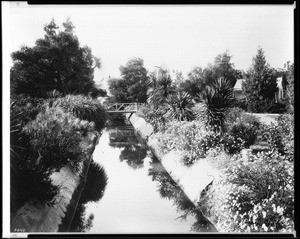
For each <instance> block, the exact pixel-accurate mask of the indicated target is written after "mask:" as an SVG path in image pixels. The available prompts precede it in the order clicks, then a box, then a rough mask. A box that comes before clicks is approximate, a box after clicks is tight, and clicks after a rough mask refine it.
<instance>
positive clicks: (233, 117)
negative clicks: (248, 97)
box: [225, 108, 260, 148]
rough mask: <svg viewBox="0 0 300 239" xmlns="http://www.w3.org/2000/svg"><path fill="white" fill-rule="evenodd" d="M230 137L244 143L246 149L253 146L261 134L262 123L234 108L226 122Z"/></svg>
mask: <svg viewBox="0 0 300 239" xmlns="http://www.w3.org/2000/svg"><path fill="white" fill-rule="evenodd" d="M225 126H226V130H227V132H228V134H229V135H231V136H233V137H236V138H240V139H242V140H243V141H244V147H246V148H249V147H250V146H251V145H253V144H254V143H255V141H256V139H257V136H258V134H259V128H260V122H259V119H258V118H257V117H255V116H253V115H249V114H246V113H245V112H244V111H243V110H241V109H239V108H232V109H231V110H230V112H229V114H228V115H227V117H226V120H225Z"/></svg>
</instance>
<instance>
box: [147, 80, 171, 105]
mask: <svg viewBox="0 0 300 239" xmlns="http://www.w3.org/2000/svg"><path fill="white" fill-rule="evenodd" d="M174 93H175V86H174V85H173V83H172V80H171V77H170V76H169V75H163V76H162V77H161V78H159V79H158V80H157V81H156V82H155V84H154V85H153V87H152V89H151V90H149V92H148V95H149V97H148V101H149V103H150V104H152V105H153V106H154V107H155V108H157V107H158V106H159V105H162V104H165V103H166V99H167V98H168V96H169V95H172V94H174Z"/></svg>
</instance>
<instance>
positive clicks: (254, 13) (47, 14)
mask: <svg viewBox="0 0 300 239" xmlns="http://www.w3.org/2000/svg"><path fill="white" fill-rule="evenodd" d="M7 9H8V11H9V13H8V14H7V16H8V18H9V19H8V21H6V22H7V23H8V25H9V35H8V38H9V41H8V43H9V45H10V46H9V49H10V52H12V51H16V50H18V49H19V48H20V46H21V45H27V46H33V45H34V43H35V41H36V40H37V39H38V38H41V37H43V36H44V30H43V26H44V25H45V24H46V23H49V22H50V21H51V19H52V18H54V19H55V21H56V23H57V24H58V25H59V26H62V23H63V22H64V21H65V20H66V19H67V17H70V19H71V21H72V22H73V24H74V25H75V27H76V28H75V34H76V35H77V36H78V38H79V41H80V43H81V45H82V46H83V45H87V46H89V47H90V48H91V49H92V53H93V54H94V55H95V56H97V57H99V58H101V61H102V69H101V70H97V71H96V72H95V79H94V80H95V81H96V82H98V83H99V82H101V81H102V80H103V79H104V81H102V83H103V82H104V84H105V80H106V78H107V77H108V76H111V77H119V76H120V71H119V67H120V66H121V65H125V64H126V63H127V61H128V60H129V59H130V58H132V57H140V58H143V59H144V65H145V67H146V68H147V70H149V71H153V70H155V66H165V67H167V68H168V69H169V70H178V71H182V73H183V75H186V74H187V73H188V72H189V71H190V70H191V69H192V68H193V67H195V66H200V67H205V66H207V64H208V63H212V62H213V61H214V58H215V57H216V56H217V55H218V54H221V53H224V52H225V51H226V50H228V51H229V54H230V55H232V62H233V63H234V65H235V67H236V68H237V69H240V70H247V69H248V68H249V67H250V65H251V63H252V58H253V57H254V56H255V54H256V52H257V49H258V47H259V46H261V47H262V48H263V49H264V51H265V55H266V59H267V61H268V62H269V63H270V65H271V66H272V67H275V68H277V67H280V68H283V66H284V63H285V62H287V61H291V62H293V54H294V48H293V46H294V41H293V40H294V34H293V27H294V26H293V24H294V23H293V9H294V6H293V5H277V6H276V5H251V6H250V5H173V6H172V5H159V6H158V5H157V6H155V5H147V6H145V5H144V6H143V5H134V6H132V5H131V6H129V5H118V6H116V5H115V6H113V5H80V6H76V5H73V6H70V5H51V6H45V5H40V6H28V5H27V4H26V2H20V3H18V2H10V3H9V7H8V8H7ZM62 29H63V28H62ZM10 61H11V60H10Z"/></svg>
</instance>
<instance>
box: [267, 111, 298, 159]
mask: <svg viewBox="0 0 300 239" xmlns="http://www.w3.org/2000/svg"><path fill="white" fill-rule="evenodd" d="M261 133H262V135H263V138H264V139H265V140H267V142H268V143H269V145H270V146H271V147H272V148H274V149H275V150H276V151H278V152H279V153H280V154H281V155H285V156H287V158H288V160H290V161H292V160H293V158H294V118H293V115H281V116H279V117H278V118H277V119H276V124H274V123H272V124H271V125H267V126H265V127H264V128H262V131H261Z"/></svg>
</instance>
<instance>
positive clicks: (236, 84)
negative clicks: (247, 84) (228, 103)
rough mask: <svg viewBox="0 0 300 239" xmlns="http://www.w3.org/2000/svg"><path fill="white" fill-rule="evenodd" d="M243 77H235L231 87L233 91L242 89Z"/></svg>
mask: <svg viewBox="0 0 300 239" xmlns="http://www.w3.org/2000/svg"><path fill="white" fill-rule="evenodd" d="M243 81H244V79H237V80H236V83H235V85H234V87H233V90H234V91H238V90H242V83H243Z"/></svg>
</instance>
